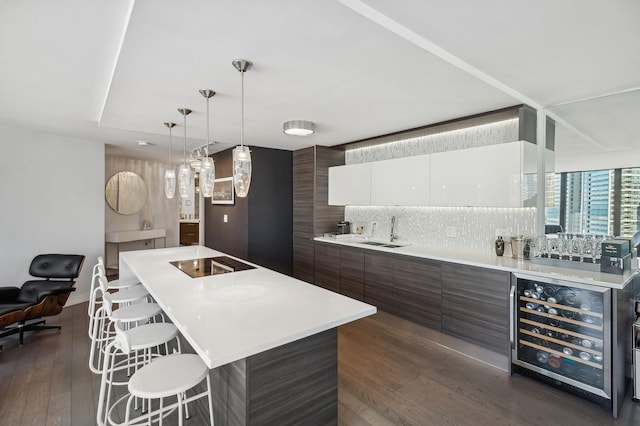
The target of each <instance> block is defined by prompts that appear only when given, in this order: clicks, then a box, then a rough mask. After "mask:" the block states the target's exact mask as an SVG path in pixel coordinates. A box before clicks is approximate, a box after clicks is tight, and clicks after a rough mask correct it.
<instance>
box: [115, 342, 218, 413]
mask: <svg viewBox="0 0 640 426" xmlns="http://www.w3.org/2000/svg"><path fill="white" fill-rule="evenodd" d="M205 379H206V382H207V389H206V390H205V391H204V392H200V393H198V394H196V395H193V396H190V397H187V395H186V392H187V391H188V390H189V389H192V388H194V387H195V386H197V385H198V384H199V383H201V382H202V381H203V380H205ZM128 388H129V393H130V395H129V398H128V399H127V409H126V412H125V424H126V425H139V424H142V423H144V422H146V421H149V420H153V419H154V417H157V418H158V419H159V420H160V424H162V419H161V417H163V415H165V413H166V414H169V413H170V412H172V411H173V410H174V409H175V408H176V407H177V408H178V425H179V426H182V425H183V418H184V413H183V409H182V406H183V404H184V405H185V410H186V414H187V418H188V417H189V410H188V406H187V404H188V403H189V402H192V401H195V400H196V399H199V398H204V397H207V400H208V403H209V424H210V425H211V426H213V424H214V422H213V402H212V397H211V379H210V378H209V368H207V366H206V365H205V363H204V362H202V359H200V356H198V355H195V354H174V355H167V356H165V357H162V358H158V359H156V360H154V361H152V362H151V363H150V364H147V365H145V366H144V367H142V368H141V369H139V370H138V371H136V372H135V373H134V374H133V376H131V379H129V386H128ZM172 396H175V397H176V402H175V403H173V404H170V405H167V406H164V405H163V399H164V398H168V397H172ZM134 398H144V399H147V400H149V403H148V405H149V407H151V401H150V400H151V399H159V400H160V403H159V408H158V409H156V410H150V411H149V412H148V413H146V414H144V415H142V416H139V417H136V418H134V419H131V404H132V402H133V400H134Z"/></svg>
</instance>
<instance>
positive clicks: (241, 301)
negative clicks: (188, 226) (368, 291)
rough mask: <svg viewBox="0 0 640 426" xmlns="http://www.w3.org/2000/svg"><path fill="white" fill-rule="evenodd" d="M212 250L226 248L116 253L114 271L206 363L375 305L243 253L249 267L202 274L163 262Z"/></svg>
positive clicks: (312, 330)
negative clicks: (136, 286) (137, 286)
mask: <svg viewBox="0 0 640 426" xmlns="http://www.w3.org/2000/svg"><path fill="white" fill-rule="evenodd" d="M213 256H228V255H226V254H224V253H221V252H219V251H216V250H213V249H210V248H207V247H203V246H187V247H174V248H166V249H155V250H141V251H131V252H123V253H120V278H121V279H132V278H137V279H138V280H140V282H141V283H142V284H143V285H144V286H145V287H146V288H147V289H148V290H149V293H150V294H151V296H153V298H154V299H155V300H156V302H157V303H158V304H160V306H161V307H162V309H163V310H164V311H165V313H166V315H167V316H168V317H169V318H170V319H171V321H173V322H174V323H175V324H176V326H177V327H178V329H179V330H180V332H181V333H182V334H183V336H184V338H185V339H186V340H187V341H188V342H189V343H190V344H191V346H193V348H194V350H195V351H196V352H197V353H198V354H199V355H200V356H201V357H202V359H203V361H204V362H205V363H206V364H207V366H208V367H209V368H216V367H219V366H222V365H225V364H228V363H230V362H233V361H237V360H240V359H243V358H247V357H249V356H251V355H255V354H257V353H260V352H264V351H266V350H269V349H272V348H275V347H278V346H281V345H284V344H287V343H290V342H293V341H296V340H298V339H302V338H304V337H308V336H311V335H314V334H317V333H320V332H322V331H325V330H328V329H331V328H334V327H337V326H339V325H342V324H346V323H348V322H351V321H354V320H357V319H360V318H363V317H366V316H368V315H372V314H374V313H375V312H376V308H375V307H374V306H371V305H368V304H366V303H362V302H360V301H357V300H354V299H350V298H348V297H345V296H342V295H340V294H337V293H334V292H331V291H328V290H325V289H322V288H319V287H316V286H314V285H311V284H308V283H305V282H303V281H300V280H297V279H295V278H292V277H289V276H287V275H283V274H280V273H278V272H275V271H271V270H269V269H266V268H263V267H260V266H257V265H255V264H252V263H250V262H247V261H244V260H241V261H242V262H244V263H247V264H249V265H252V266H255V269H251V270H246V271H238V272H232V273H226V274H221V275H214V276H206V277H202V278H191V277H190V276H188V275H187V274H185V273H184V272H183V271H181V270H179V269H178V268H176V267H175V266H173V265H172V264H171V263H169V262H172V261H178V260H189V259H197V258H205V257H213ZM229 257H231V258H233V256H229ZM238 260H240V259H238Z"/></svg>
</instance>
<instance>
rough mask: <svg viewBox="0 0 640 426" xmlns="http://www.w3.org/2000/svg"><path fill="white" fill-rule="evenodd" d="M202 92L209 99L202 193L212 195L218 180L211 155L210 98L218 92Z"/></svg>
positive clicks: (201, 184) (201, 183)
mask: <svg viewBox="0 0 640 426" xmlns="http://www.w3.org/2000/svg"><path fill="white" fill-rule="evenodd" d="M200 94H201V95H202V96H204V97H205V98H206V99H207V145H206V146H205V147H204V156H203V157H202V160H201V162H200V193H201V194H202V196H203V197H211V196H212V195H213V186H214V185H215V181H216V166H215V164H213V158H211V157H209V99H211V98H212V97H213V96H214V95H215V94H216V92H214V91H213V90H209V89H202V90H200Z"/></svg>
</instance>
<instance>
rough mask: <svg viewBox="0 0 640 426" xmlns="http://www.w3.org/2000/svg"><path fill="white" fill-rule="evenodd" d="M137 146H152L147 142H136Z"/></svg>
mask: <svg viewBox="0 0 640 426" xmlns="http://www.w3.org/2000/svg"><path fill="white" fill-rule="evenodd" d="M138 145H139V146H149V145H153V144H152V143H151V142H147V141H138Z"/></svg>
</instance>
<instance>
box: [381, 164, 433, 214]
mask: <svg viewBox="0 0 640 426" xmlns="http://www.w3.org/2000/svg"><path fill="white" fill-rule="evenodd" d="M429 159H430V155H418V156H414V157H405V158H396V159H393V160H384V161H376V162H374V163H371V205H372V206H428V205H429V191H430V189H429V174H430V173H429V166H430V162H429Z"/></svg>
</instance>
